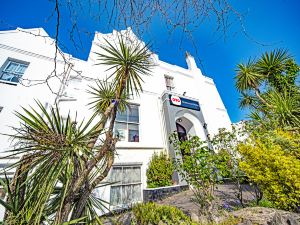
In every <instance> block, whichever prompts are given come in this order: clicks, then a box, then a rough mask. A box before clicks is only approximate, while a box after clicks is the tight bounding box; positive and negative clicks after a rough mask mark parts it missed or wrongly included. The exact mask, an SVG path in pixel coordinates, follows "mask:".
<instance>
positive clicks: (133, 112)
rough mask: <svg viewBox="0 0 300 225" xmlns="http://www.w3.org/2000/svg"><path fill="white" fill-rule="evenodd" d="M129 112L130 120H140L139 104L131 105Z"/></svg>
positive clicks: (134, 121) (133, 121) (135, 121)
mask: <svg viewBox="0 0 300 225" xmlns="http://www.w3.org/2000/svg"><path fill="white" fill-rule="evenodd" d="M128 114H129V117H128V122H132V123H138V122H139V107H138V106H137V105H130V108H129V109H128Z"/></svg>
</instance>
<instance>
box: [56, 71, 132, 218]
mask: <svg viewBox="0 0 300 225" xmlns="http://www.w3.org/2000/svg"><path fill="white" fill-rule="evenodd" d="M124 74H125V75H124V78H123V79H122V81H121V82H120V83H121V87H120V89H119V90H117V91H116V99H115V102H112V103H111V104H110V106H109V107H108V108H107V109H106V110H105V112H104V114H103V115H102V118H101V120H100V122H99V125H98V127H97V128H96V132H95V135H94V136H93V137H92V138H91V140H90V142H89V144H88V147H89V148H91V149H92V148H93V147H94V146H95V144H96V141H97V140H98V137H99V135H100V134H101V132H102V130H103V128H104V126H105V124H106V122H107V120H108V118H109V117H110V116H112V119H111V122H110V126H109V129H108V131H107V135H106V140H105V143H104V145H103V146H102V147H101V151H99V152H98V153H97V154H96V155H95V157H94V158H93V159H91V160H89V161H88V162H87V164H86V169H85V170H84V171H83V172H82V173H81V175H80V176H79V177H78V179H77V180H76V182H75V184H74V187H73V189H72V190H70V191H69V193H68V194H67V197H66V198H65V201H64V204H63V205H64V206H63V208H62V210H61V211H60V212H57V214H56V219H55V221H56V223H61V222H66V221H68V217H69V214H70V212H71V210H72V204H73V202H74V200H75V196H76V195H81V196H82V195H83V194H84V195H85V196H84V198H83V199H82V203H83V202H84V203H85V202H86V200H87V197H88V196H89V194H88V192H89V191H90V190H87V191H86V192H84V193H82V194H80V188H81V187H82V185H83V183H84V181H85V179H86V177H88V175H89V173H90V172H91V170H92V169H93V168H94V167H95V166H96V164H97V163H98V161H99V160H100V159H101V158H102V157H103V156H104V155H106V154H107V152H109V151H110V150H111V147H112V146H110V145H109V143H111V141H112V139H113V134H112V130H113V126H114V121H115V118H116V113H117V106H118V103H119V101H120V99H121V96H122V94H123V91H124V90H125V88H126V81H127V79H128V75H129V74H128V69H127V68H126V69H125V71H124ZM111 153H112V152H111ZM111 157H112V159H110V160H109V161H110V162H111V165H108V166H107V168H106V169H105V172H104V173H103V176H99V177H100V178H99V182H101V180H103V179H104V178H105V177H106V176H107V174H108V172H109V170H110V169H111V167H112V164H113V161H114V155H113V153H112V156H111ZM101 177H103V178H102V179H101ZM82 205H83V204H82ZM81 213H82V207H80V208H78V213H77V212H76V214H81ZM74 214H75V213H74ZM74 217H75V215H74Z"/></svg>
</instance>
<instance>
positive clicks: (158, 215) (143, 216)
mask: <svg viewBox="0 0 300 225" xmlns="http://www.w3.org/2000/svg"><path fill="white" fill-rule="evenodd" d="M132 212H133V215H134V219H133V221H132V222H133V223H134V224H140V225H148V224H159V222H160V221H161V222H163V223H165V224H170V225H171V224H172V225H173V224H174V225H184V224H186V225H192V224H196V223H193V222H192V221H191V219H190V218H189V217H188V216H187V215H185V214H184V213H183V212H182V211H181V210H179V209H177V208H176V207H174V206H165V205H158V204H156V203H141V204H137V205H135V206H134V207H133V209H132Z"/></svg>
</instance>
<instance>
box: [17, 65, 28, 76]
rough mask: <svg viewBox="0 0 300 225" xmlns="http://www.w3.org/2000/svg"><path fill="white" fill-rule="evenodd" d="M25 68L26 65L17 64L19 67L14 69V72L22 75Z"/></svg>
mask: <svg viewBox="0 0 300 225" xmlns="http://www.w3.org/2000/svg"><path fill="white" fill-rule="evenodd" d="M26 68H27V66H26V65H22V64H19V66H18V67H17V68H16V70H15V72H16V73H19V74H22V75H23V74H24V72H25V69H26Z"/></svg>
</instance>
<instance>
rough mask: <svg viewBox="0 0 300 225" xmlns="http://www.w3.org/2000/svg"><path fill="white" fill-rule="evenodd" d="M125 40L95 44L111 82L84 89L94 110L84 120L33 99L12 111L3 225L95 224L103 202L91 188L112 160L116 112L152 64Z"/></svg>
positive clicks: (138, 47) (139, 88)
mask: <svg viewBox="0 0 300 225" xmlns="http://www.w3.org/2000/svg"><path fill="white" fill-rule="evenodd" d="M125 38H126V37H124V36H121V35H119V36H118V42H117V43H116V44H115V45H112V44H110V42H109V41H107V40H105V42H106V45H104V46H102V47H101V48H102V50H103V53H101V54H98V56H99V60H100V63H99V64H105V65H107V66H108V70H109V71H112V74H111V76H110V81H111V83H108V82H106V81H105V82H100V81H98V82H97V83H96V86H92V87H91V88H90V90H89V92H90V93H91V94H92V95H93V97H94V100H93V101H92V103H91V105H92V108H93V109H94V111H95V112H94V114H93V116H92V117H91V118H90V119H89V120H88V121H87V122H86V123H84V122H81V123H78V122H77V121H73V120H72V119H71V117H70V116H68V117H67V119H66V120H64V119H63V118H62V117H61V115H60V112H59V108H58V107H57V106H56V107H53V108H51V110H50V112H48V111H47V110H46V108H45V107H44V106H43V105H42V104H41V103H39V102H37V108H38V109H36V108H30V109H25V108H23V112H22V113H16V115H17V116H18V117H19V119H20V121H21V126H20V127H18V128H16V129H15V131H16V135H13V138H14V140H15V146H14V149H13V150H12V151H11V155H19V156H22V158H21V160H19V161H18V162H17V163H15V164H13V165H12V166H11V167H10V168H8V169H11V168H15V169H16V173H15V176H14V178H13V180H12V181H11V182H9V183H7V184H6V186H7V191H8V192H9V193H10V194H9V196H8V199H7V202H6V203H5V202H0V203H2V204H3V205H5V204H6V207H7V213H6V216H5V222H6V223H7V224H57V225H58V224H73V223H79V222H85V223H87V224H100V222H99V218H98V216H97V215H96V211H95V207H96V208H103V207H104V204H105V203H104V202H102V201H101V200H100V199H97V198H96V197H95V196H94V195H93V194H92V191H93V190H94V189H95V188H97V187H98V186H99V185H100V182H101V181H103V179H104V178H105V177H106V176H107V175H108V172H109V171H110V169H111V167H112V164H113V162H114V156H115V144H116V142H117V138H114V136H113V126H114V121H115V118H116V113H117V111H118V110H120V111H122V110H124V109H125V108H126V107H127V105H128V103H127V101H126V100H127V96H128V95H129V94H133V95H134V94H139V93H140V92H141V91H142V85H141V83H142V76H144V75H149V73H150V66H151V65H152V63H151V61H150V56H151V53H150V52H149V50H148V46H147V45H144V44H142V43H137V42H135V43H131V44H130V45H127V44H125V42H126V41H127V40H126V41H125ZM127 42H128V41H127ZM127 42H126V43H127ZM96 120H97V121H96ZM92 124H95V125H92ZM99 136H103V137H104V138H103V140H102V141H100V140H99ZM70 219H71V221H72V222H70V221H69V222H68V220H70Z"/></svg>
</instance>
